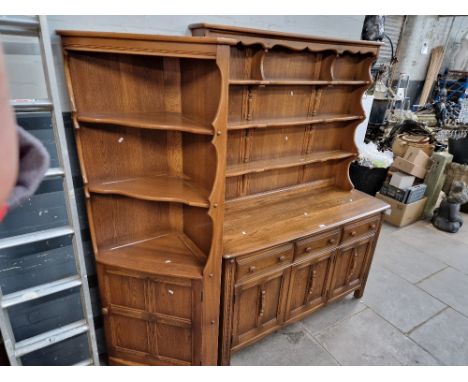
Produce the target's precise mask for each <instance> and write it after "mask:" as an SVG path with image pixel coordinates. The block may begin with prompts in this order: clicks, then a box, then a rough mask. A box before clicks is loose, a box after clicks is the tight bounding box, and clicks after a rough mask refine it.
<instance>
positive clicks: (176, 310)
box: [59, 31, 231, 365]
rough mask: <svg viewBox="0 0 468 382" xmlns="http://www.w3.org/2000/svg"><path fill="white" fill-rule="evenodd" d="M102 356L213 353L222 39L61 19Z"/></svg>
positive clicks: (122, 359) (124, 360)
mask: <svg viewBox="0 0 468 382" xmlns="http://www.w3.org/2000/svg"><path fill="white" fill-rule="evenodd" d="M59 34H60V35H61V37H62V44H63V51H64V57H65V74H66V77H67V81H68V85H69V93H70V97H71V101H72V109H73V115H72V116H73V123H74V125H75V133H76V134H75V137H76V142H77V149H78V154H79V160H80V165H81V171H82V175H83V181H84V189H85V194H86V204H87V210H88V219H89V223H90V229H91V235H92V241H93V247H94V248H93V249H94V254H95V258H96V262H97V270H98V282H99V289H100V294H101V304H102V313H103V316H104V324H105V333H106V340H107V350H108V353H109V356H110V357H109V363H110V364H112V365H139V364H146V365H200V364H201V365H215V364H216V363H217V357H218V355H217V343H218V331H219V330H218V322H219V301H220V282H221V244H222V242H221V240H222V227H223V204H224V170H225V157H226V120H227V119H226V111H227V107H226V105H227V96H228V87H227V75H228V74H227V69H228V65H229V48H228V45H226V44H229V43H231V41H230V40H227V39H205V38H192V37H170V36H148V35H132V34H117V33H96V32H69V31H68V32H67V31H61V32H59Z"/></svg>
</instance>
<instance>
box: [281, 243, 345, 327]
mask: <svg viewBox="0 0 468 382" xmlns="http://www.w3.org/2000/svg"><path fill="white" fill-rule="evenodd" d="M335 252H336V251H335ZM335 252H327V253H322V254H318V255H315V256H314V257H313V258H311V259H309V260H307V261H305V262H302V263H300V264H296V265H293V266H292V269H291V281H290V282H289V291H288V303H287V308H286V321H287V320H290V319H293V318H294V317H297V316H299V315H301V314H303V313H306V312H309V311H310V310H313V309H318V308H320V307H321V306H323V305H325V303H326V301H327V293H328V285H329V282H330V277H331V272H332V265H333V255H334V254H335Z"/></svg>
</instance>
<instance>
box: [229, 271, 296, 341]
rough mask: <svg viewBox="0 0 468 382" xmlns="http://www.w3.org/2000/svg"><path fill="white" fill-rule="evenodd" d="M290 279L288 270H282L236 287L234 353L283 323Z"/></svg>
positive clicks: (248, 280)
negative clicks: (236, 349)
mask: <svg viewBox="0 0 468 382" xmlns="http://www.w3.org/2000/svg"><path fill="white" fill-rule="evenodd" d="M289 275H290V267H287V268H281V269H277V270H276V271H272V272H270V273H268V274H266V275H264V276H262V277H256V278H250V279H247V280H245V281H243V282H242V283H239V284H237V285H235V287H234V318H233V332H232V347H233V348H234V349H235V348H236V347H238V346H239V345H242V344H244V343H246V342H249V341H250V340H252V339H254V338H256V337H258V336H260V335H261V334H262V333H264V332H266V331H271V329H272V328H275V327H278V326H279V325H280V324H281V323H282V321H283V314H284V307H285V304H286V297H287V296H286V295H287V288H288V285H289Z"/></svg>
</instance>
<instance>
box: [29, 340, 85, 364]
mask: <svg viewBox="0 0 468 382" xmlns="http://www.w3.org/2000/svg"><path fill="white" fill-rule="evenodd" d="M87 358H90V355H89V348H88V340H87V337H86V334H81V335H79V336H76V337H73V338H69V339H68V340H66V341H63V342H60V343H57V344H54V345H51V346H48V347H46V348H44V349H40V350H37V351H35V352H33V353H31V354H27V355H25V356H24V357H23V358H22V359H23V365H26V366H68V365H73V364H75V363H78V362H81V361H83V360H85V359H87Z"/></svg>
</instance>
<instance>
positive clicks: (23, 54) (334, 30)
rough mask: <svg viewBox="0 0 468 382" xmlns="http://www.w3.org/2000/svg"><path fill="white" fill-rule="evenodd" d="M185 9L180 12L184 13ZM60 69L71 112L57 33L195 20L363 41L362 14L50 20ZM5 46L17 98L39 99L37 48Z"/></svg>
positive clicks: (28, 43)
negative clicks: (66, 30)
mask: <svg viewBox="0 0 468 382" xmlns="http://www.w3.org/2000/svg"><path fill="white" fill-rule="evenodd" d="M181 11H182V10H181ZM48 21H49V29H50V33H51V38H52V41H53V44H54V54H55V59H56V70H57V77H58V82H59V90H60V93H61V99H62V101H63V108H64V111H68V110H69V109H70V107H69V103H68V96H67V93H66V90H65V87H64V78H63V63H62V56H61V51H60V44H59V43H60V41H59V38H58V36H57V35H56V34H55V31H56V30H58V29H75V30H95V31H109V32H132V33H148V34H170V35H190V31H189V29H188V25H189V24H192V23H197V22H209V23H216V24H227V25H235V26H242V27H250V28H259V29H270V30H277V31H284V32H295V33H303V34H311V35H323V36H329V37H340V38H348V39H359V38H360V35H361V29H362V23H363V21H364V16H49V17H48ZM6 41H7V44H6V46H5V48H6V53H7V66H8V71H9V76H10V88H11V92H12V94H13V97H14V98H41V97H44V96H45V90H44V87H43V85H42V81H41V76H40V66H39V63H40V60H39V58H38V56H37V54H38V52H39V51H38V49H37V47H35V46H34V44H33V43H32V40H31V39H29V38H28V39H23V40H22V41H24V42H23V43H21V44H11V43H9V41H11V38H9V39H8V40H6Z"/></svg>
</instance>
